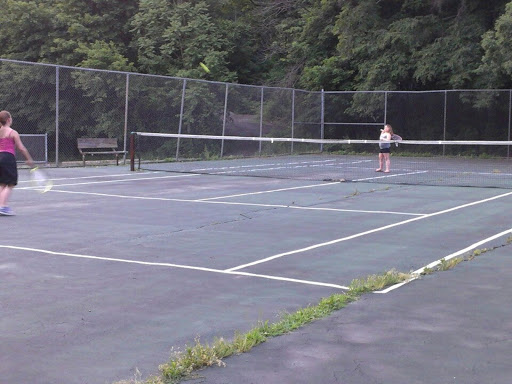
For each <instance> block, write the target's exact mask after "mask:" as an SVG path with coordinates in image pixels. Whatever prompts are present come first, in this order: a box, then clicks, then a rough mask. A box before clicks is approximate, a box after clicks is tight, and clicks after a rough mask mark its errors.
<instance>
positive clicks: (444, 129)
mask: <svg viewBox="0 0 512 384" xmlns="http://www.w3.org/2000/svg"><path fill="white" fill-rule="evenodd" d="M447 100H448V91H444V111H443V113H444V116H443V140H446V114H447V109H446V105H447ZM445 150H446V145H444V144H443V156H444V155H445Z"/></svg>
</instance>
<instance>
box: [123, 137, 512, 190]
mask: <svg viewBox="0 0 512 384" xmlns="http://www.w3.org/2000/svg"><path fill="white" fill-rule="evenodd" d="M379 143H380V141H378V140H329V139H314V138H301V139H297V138H282V137H244V136H213V135H187V134H165V133H149V132H133V133H132V135H131V145H130V158H131V169H132V170H150V171H167V172H182V173H197V174H212V175H232V176H254V177H271V178H289V179H301V180H324V181H346V182H368V183H384V184H411V185H443V186H469V187H496V188H512V157H511V154H510V148H511V147H512V141H443V140H438V141H425V140H420V141H419V140H402V141H396V142H392V143H391V172H389V173H381V172H376V169H377V168H378V167H379V161H378V153H379Z"/></svg>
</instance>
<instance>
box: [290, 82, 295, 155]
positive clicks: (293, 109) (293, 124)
mask: <svg viewBox="0 0 512 384" xmlns="http://www.w3.org/2000/svg"><path fill="white" fill-rule="evenodd" d="M294 131H295V89H293V90H292V139H293V138H295V135H294ZM291 154H292V155H293V140H292V145H291Z"/></svg>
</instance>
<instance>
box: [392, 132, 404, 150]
mask: <svg viewBox="0 0 512 384" xmlns="http://www.w3.org/2000/svg"><path fill="white" fill-rule="evenodd" d="M391 140H394V141H395V145H396V146H397V147H398V143H396V141H402V136H398V135H397V134H395V133H393V134H392V135H391Z"/></svg>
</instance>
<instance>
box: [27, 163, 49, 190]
mask: <svg viewBox="0 0 512 384" xmlns="http://www.w3.org/2000/svg"><path fill="white" fill-rule="evenodd" d="M30 184H31V186H32V187H33V188H34V189H35V190H37V191H39V192H41V193H46V192H48V191H49V190H51V189H52V187H53V182H52V181H51V180H50V179H49V178H48V175H47V174H46V172H45V171H43V170H42V169H41V168H39V167H34V168H32V169H31V170H30Z"/></svg>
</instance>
